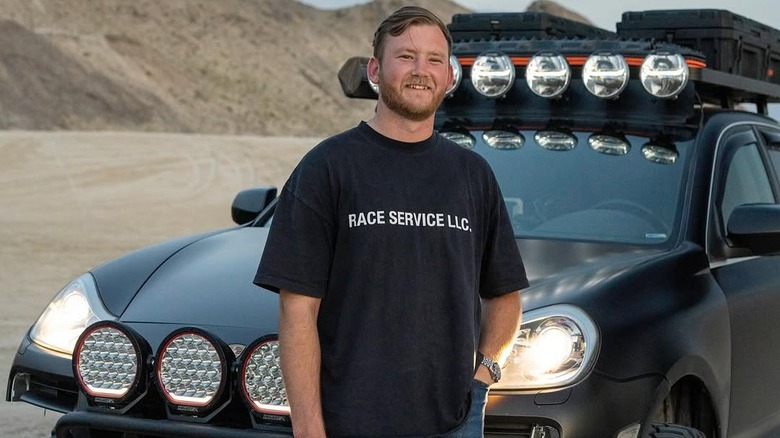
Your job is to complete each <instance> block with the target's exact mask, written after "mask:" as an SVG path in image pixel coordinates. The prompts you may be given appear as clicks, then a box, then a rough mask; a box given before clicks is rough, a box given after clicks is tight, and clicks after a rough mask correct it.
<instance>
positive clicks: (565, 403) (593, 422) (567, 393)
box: [485, 372, 665, 438]
mask: <svg viewBox="0 0 780 438" xmlns="http://www.w3.org/2000/svg"><path fill="white" fill-rule="evenodd" d="M662 386H665V380H664V379H663V377H662V376H658V375H649V376H642V377H640V378H635V379H628V380H616V379H612V378H609V377H607V376H604V375H601V374H598V373H596V372H594V373H592V374H591V375H590V376H588V378H586V379H585V380H584V381H582V382H580V383H579V384H578V385H577V386H574V387H572V388H567V389H564V390H560V391H554V392H547V393H537V394H518V393H511V392H508V391H492V392H491V393H490V396H489V399H488V406H487V410H486V416H485V437H486V438H499V437H500V438H506V437H517V438H532V437H534V438H535V437H539V436H544V437H545V438H613V437H615V436H617V433H618V432H619V431H620V430H621V429H623V428H625V427H627V426H630V425H632V424H636V423H640V422H643V421H645V419H646V416H647V415H648V413H649V412H651V409H652V405H653V403H654V401H655V399H656V395H657V391H658V388H659V387H662Z"/></svg>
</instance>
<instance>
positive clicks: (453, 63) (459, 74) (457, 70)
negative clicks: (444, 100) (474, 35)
mask: <svg viewBox="0 0 780 438" xmlns="http://www.w3.org/2000/svg"><path fill="white" fill-rule="evenodd" d="M450 67H452V83H451V84H450V86H449V88H447V91H446V93H445V95H446V96H450V95H452V93H454V92H455V90H457V89H458V87H459V86H460V80H461V79H462V78H463V68H462V67H461V66H460V61H458V58H457V57H456V56H455V55H450Z"/></svg>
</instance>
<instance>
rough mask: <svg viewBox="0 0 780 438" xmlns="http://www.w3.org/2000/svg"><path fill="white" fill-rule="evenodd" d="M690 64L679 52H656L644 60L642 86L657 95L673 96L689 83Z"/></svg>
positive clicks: (641, 72)
mask: <svg viewBox="0 0 780 438" xmlns="http://www.w3.org/2000/svg"><path fill="white" fill-rule="evenodd" d="M688 75H689V73H688V64H687V63H686V62H685V58H683V57H682V55H680V54H677V53H654V54H650V55H647V57H645V60H644V61H643V62H642V68H641V70H640V73H639V78H640V79H641V81H642V86H643V87H645V90H647V92H648V93H650V94H652V95H653V96H655V97H661V98H672V97H675V96H677V95H678V94H680V92H681V91H682V90H683V89H684V88H685V85H686V84H688Z"/></svg>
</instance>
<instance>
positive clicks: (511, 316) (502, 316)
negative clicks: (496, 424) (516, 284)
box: [474, 291, 523, 385]
mask: <svg viewBox="0 0 780 438" xmlns="http://www.w3.org/2000/svg"><path fill="white" fill-rule="evenodd" d="M522 313H523V308H522V305H521V303H520V291H515V292H511V293H508V294H505V295H501V296H499V297H496V298H490V299H483V300H482V335H481V336H480V338H479V351H480V352H481V353H482V354H484V355H485V356H486V357H489V358H490V359H493V360H494V361H496V362H498V363H502V362H503V359H504V358H505V356H506V353H507V352H508V351H509V349H510V348H511V347H512V343H513V342H514V340H515V336H517V329H518V328H519V327H520V319H521V316H522ZM474 378H475V379H477V380H479V381H481V382H484V383H486V384H487V385H492V384H493V378H492V377H491V376H490V372H489V371H488V369H487V367H485V366H484V365H480V364H477V372H476V374H475V375H474Z"/></svg>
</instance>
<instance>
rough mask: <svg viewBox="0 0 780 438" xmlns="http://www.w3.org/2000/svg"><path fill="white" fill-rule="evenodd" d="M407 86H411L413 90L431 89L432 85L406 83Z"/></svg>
mask: <svg viewBox="0 0 780 438" xmlns="http://www.w3.org/2000/svg"><path fill="white" fill-rule="evenodd" d="M406 88H411V89H412V90H430V88H431V87H429V86H427V85H422V84H408V85H406Z"/></svg>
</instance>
